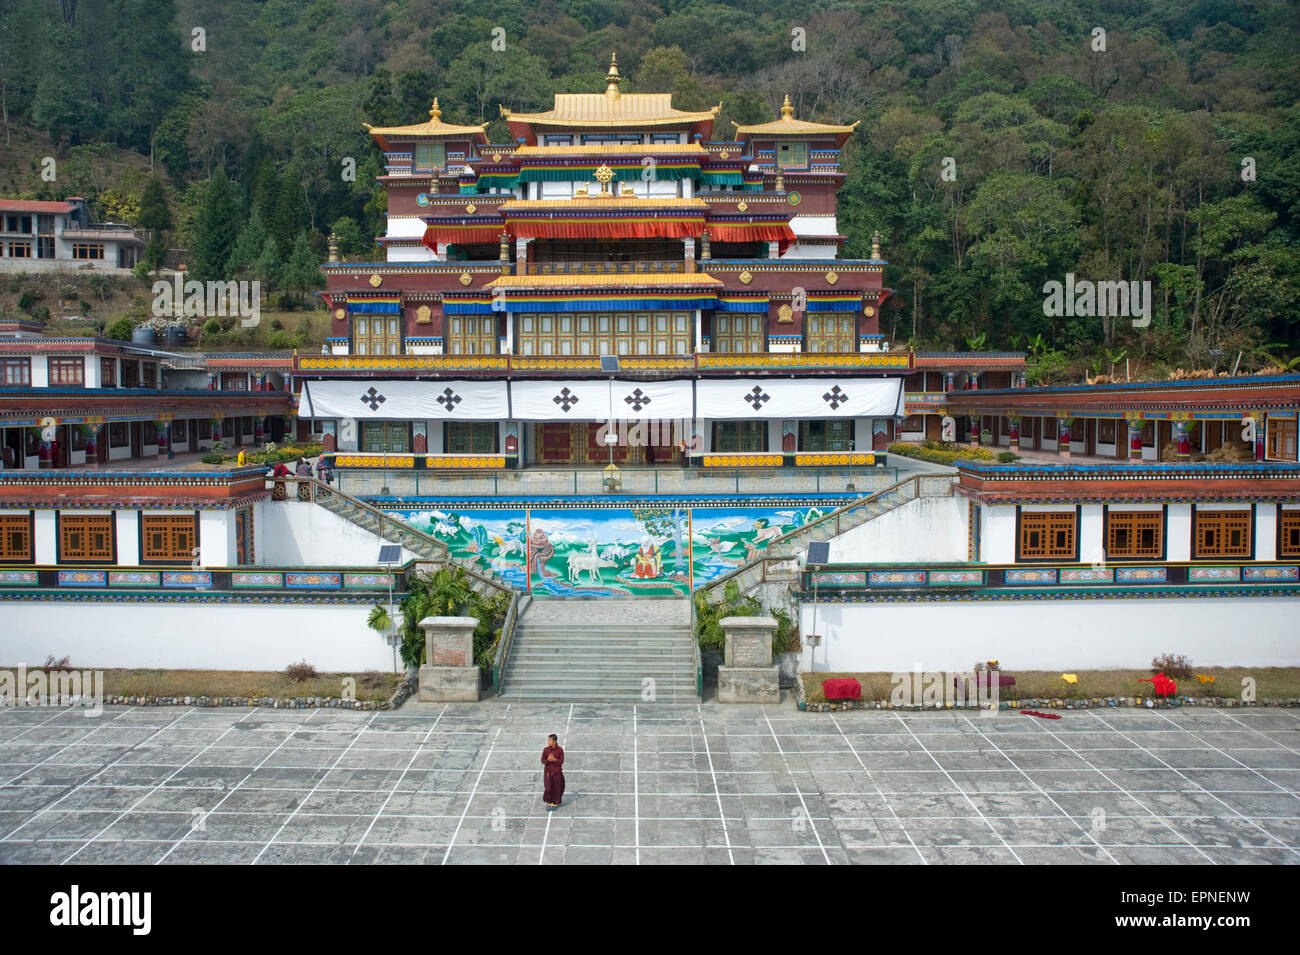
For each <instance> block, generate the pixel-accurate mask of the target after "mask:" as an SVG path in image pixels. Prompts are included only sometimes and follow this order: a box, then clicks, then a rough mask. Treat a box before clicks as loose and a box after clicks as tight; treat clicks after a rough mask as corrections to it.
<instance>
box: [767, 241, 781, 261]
mask: <svg viewBox="0 0 1300 955" xmlns="http://www.w3.org/2000/svg"><path fill="white" fill-rule="evenodd" d="M767 257H768V258H769V259H779V258H780V257H781V243H780V242H769V243H768V244H767Z"/></svg>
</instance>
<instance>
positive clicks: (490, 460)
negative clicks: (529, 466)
mask: <svg viewBox="0 0 1300 955" xmlns="http://www.w3.org/2000/svg"><path fill="white" fill-rule="evenodd" d="M424 466H425V467H426V468H432V469H434V470H443V469H447V468H456V469H458V470H467V469H482V468H503V467H505V466H506V459H505V457H504V456H502V455H496V456H493V455H486V456H479V455H475V456H461V455H436V456H435V455H430V456H429V457H427V458H425V459H424Z"/></svg>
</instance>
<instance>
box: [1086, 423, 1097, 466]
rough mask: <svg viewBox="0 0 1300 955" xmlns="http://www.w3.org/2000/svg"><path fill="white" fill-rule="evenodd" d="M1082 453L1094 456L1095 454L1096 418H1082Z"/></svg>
mask: <svg viewBox="0 0 1300 955" xmlns="http://www.w3.org/2000/svg"><path fill="white" fill-rule="evenodd" d="M1083 453H1084V456H1086V457H1089V458H1091V457H1095V456H1096V454H1097V419H1096V418H1084V419H1083Z"/></svg>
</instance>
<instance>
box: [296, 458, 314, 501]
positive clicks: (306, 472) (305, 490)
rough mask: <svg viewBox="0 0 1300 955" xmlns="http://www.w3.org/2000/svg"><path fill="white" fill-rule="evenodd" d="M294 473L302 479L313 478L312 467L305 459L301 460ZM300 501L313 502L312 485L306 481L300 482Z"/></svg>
mask: <svg viewBox="0 0 1300 955" xmlns="http://www.w3.org/2000/svg"><path fill="white" fill-rule="evenodd" d="M294 473H296V474H297V475H298V477H300V478H309V477H311V465H310V464H308V463H307V462H306V460H305V459H303V458H299V459H298V467H297V469H296V470H295V472H294ZM298 500H300V501H310V500H311V487H310V485H308V484H307V482H306V481H299V482H298Z"/></svg>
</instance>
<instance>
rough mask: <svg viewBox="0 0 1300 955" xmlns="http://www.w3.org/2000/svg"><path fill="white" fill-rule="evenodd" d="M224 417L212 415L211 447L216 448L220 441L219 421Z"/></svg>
mask: <svg viewBox="0 0 1300 955" xmlns="http://www.w3.org/2000/svg"><path fill="white" fill-rule="evenodd" d="M224 417H225V415H222V414H217V415H213V417H212V445H213V447H216V444H217V442H218V441H220V440H221V419H222V418H224Z"/></svg>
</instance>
